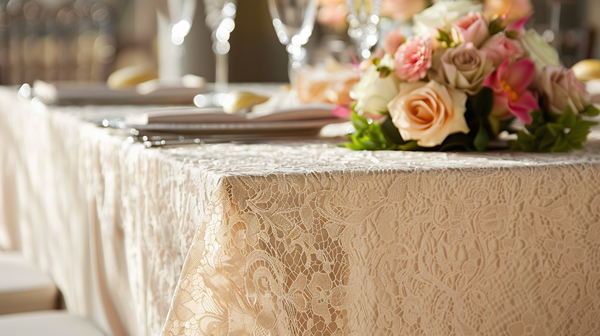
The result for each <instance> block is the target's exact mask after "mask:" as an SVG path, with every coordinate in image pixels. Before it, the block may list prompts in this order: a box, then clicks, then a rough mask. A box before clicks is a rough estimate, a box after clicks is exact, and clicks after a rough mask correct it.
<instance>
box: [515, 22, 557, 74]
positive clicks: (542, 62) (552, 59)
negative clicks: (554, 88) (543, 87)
mask: <svg viewBox="0 0 600 336" xmlns="http://www.w3.org/2000/svg"><path fill="white" fill-rule="evenodd" d="M521 44H522V45H523V49H524V50H525V52H526V53H527V56H529V58H530V59H531V61H532V62H533V63H534V64H535V71H536V74H537V76H538V77H539V76H540V75H541V74H542V71H543V70H544V68H545V67H546V66H547V65H553V66H560V60H559V58H558V51H556V49H554V47H552V46H551V45H549V44H548V42H546V40H544V38H543V37H542V36H541V35H540V34H538V33H537V32H536V31H535V30H534V29H529V30H528V31H527V32H525V33H524V34H521Z"/></svg>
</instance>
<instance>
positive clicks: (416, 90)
mask: <svg viewBox="0 0 600 336" xmlns="http://www.w3.org/2000/svg"><path fill="white" fill-rule="evenodd" d="M466 104H467V94H466V93H464V92H462V91H460V90H457V89H454V88H452V87H449V86H447V85H443V84H440V83H438V82H436V81H433V80H432V81H430V82H429V83H425V82H412V83H402V84H400V93H399V94H398V96H396V98H394V100H392V101H391V102H390V103H389V105H388V109H389V111H390V116H391V117H392V122H393V123H394V125H395V126H396V127H397V128H398V130H399V131H400V135H401V136H402V139H404V140H418V141H417V144H418V145H419V146H422V147H435V146H437V145H440V144H442V142H444V140H446V138H447V137H448V135H450V134H454V133H458V132H462V133H469V126H468V125H467V121H466V120H465V112H466V110H467V105H466Z"/></svg>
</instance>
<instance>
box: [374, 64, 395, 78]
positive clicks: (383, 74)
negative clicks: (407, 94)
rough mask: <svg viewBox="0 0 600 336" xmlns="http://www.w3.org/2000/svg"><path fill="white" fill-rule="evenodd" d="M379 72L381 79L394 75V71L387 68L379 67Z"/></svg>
mask: <svg viewBox="0 0 600 336" xmlns="http://www.w3.org/2000/svg"><path fill="white" fill-rule="evenodd" d="M377 72H379V77H381V78H385V77H387V76H389V75H390V74H391V73H392V70H391V69H390V68H388V67H386V66H378V67H377Z"/></svg>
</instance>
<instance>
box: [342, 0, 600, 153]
mask: <svg viewBox="0 0 600 336" xmlns="http://www.w3.org/2000/svg"><path fill="white" fill-rule="evenodd" d="M528 18H529V17H525V18H523V19H520V20H518V21H515V22H509V21H508V20H507V19H506V16H505V17H498V18H493V19H490V20H488V19H486V18H485V17H484V15H483V14H482V6H481V5H474V4H473V3H472V2H471V1H469V0H457V1H452V2H450V1H438V2H437V3H436V4H435V5H433V6H431V7H429V8H428V9H426V10H424V11H423V12H421V13H420V14H417V15H415V16H414V19H413V20H414V26H413V30H414V32H415V34H416V35H415V36H411V37H409V38H408V39H404V38H403V36H402V33H401V32H399V31H392V32H390V33H388V35H387V36H386V37H385V52H386V53H385V55H384V56H383V57H381V58H380V59H373V60H371V61H370V63H369V64H366V65H365V64H363V69H365V70H364V73H363V74H362V76H361V79H360V81H359V82H358V83H357V84H356V85H355V86H354V87H353V88H352V90H351V92H350V95H351V98H352V99H353V100H354V102H353V103H352V105H351V120H352V122H353V124H354V128H355V132H354V133H352V134H351V135H350V138H351V140H352V142H351V143H347V144H346V146H347V147H349V148H351V149H356V150H363V149H367V150H383V149H387V150H439V151H445V150H477V151H482V150H485V149H489V148H491V147H492V146H491V143H492V142H491V141H490V140H492V139H497V138H498V135H499V134H501V133H503V132H504V133H503V134H502V135H506V134H507V133H508V134H509V136H508V137H507V138H512V139H513V140H511V141H510V142H497V141H496V142H494V145H496V144H498V143H500V144H505V145H506V147H508V145H509V144H510V147H511V148H512V149H514V150H520V151H527V152H565V151H569V150H573V149H583V142H585V141H586V139H587V135H588V133H589V131H590V127H591V126H593V125H595V124H596V123H595V122H591V121H588V120H586V119H585V117H586V116H595V115H598V113H599V111H598V110H597V109H596V108H595V107H594V106H593V105H592V104H591V103H590V97H589V94H588V93H587V92H586V89H585V86H584V85H583V84H582V83H581V82H579V81H578V80H577V78H575V76H574V74H573V72H572V71H571V70H568V69H565V68H564V67H562V66H561V65H560V61H559V58H558V53H557V51H556V50H555V49H554V48H552V47H551V46H550V45H548V44H547V43H546V42H545V41H544V39H543V38H542V37H541V36H540V35H538V33H537V32H535V31H534V30H525V29H524V25H525V22H526V21H527V19H528ZM515 119H516V120H518V121H520V122H521V123H518V122H513V121H515ZM515 125H516V126H515ZM494 147H495V146H494ZM501 147H502V146H501Z"/></svg>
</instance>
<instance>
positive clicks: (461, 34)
mask: <svg viewBox="0 0 600 336" xmlns="http://www.w3.org/2000/svg"><path fill="white" fill-rule="evenodd" d="M489 36H490V33H489V29H488V23H487V21H486V20H485V19H484V18H483V16H482V15H481V13H475V12H471V13H469V14H468V15H466V16H463V17H461V18H460V19H458V20H456V21H454V23H452V39H453V40H454V41H455V42H460V43H468V42H471V43H473V45H475V46H476V47H478V48H479V46H481V44H482V43H483V41H485V40H486V39H487V38H488V37H489Z"/></svg>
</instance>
